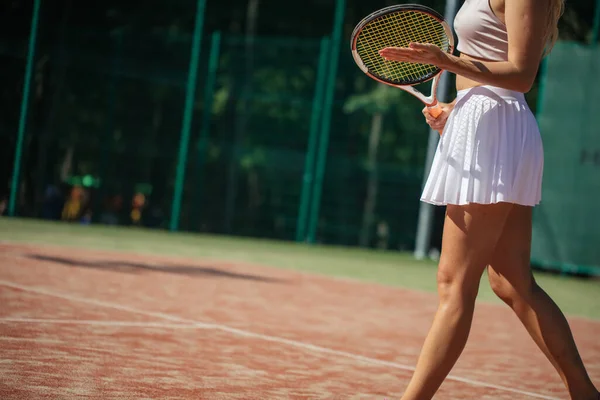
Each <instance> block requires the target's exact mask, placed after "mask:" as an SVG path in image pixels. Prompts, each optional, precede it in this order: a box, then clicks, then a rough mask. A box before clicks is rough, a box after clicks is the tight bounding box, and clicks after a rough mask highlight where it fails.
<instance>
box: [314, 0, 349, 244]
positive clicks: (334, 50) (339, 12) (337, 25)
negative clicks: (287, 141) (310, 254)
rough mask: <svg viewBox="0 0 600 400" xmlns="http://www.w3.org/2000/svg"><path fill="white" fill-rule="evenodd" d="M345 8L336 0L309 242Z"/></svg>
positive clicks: (320, 182)
mask: <svg viewBox="0 0 600 400" xmlns="http://www.w3.org/2000/svg"><path fill="white" fill-rule="evenodd" d="M345 8H346V0H336V7H335V17H334V28H333V34H332V38H331V57H330V58H329V70H328V74H327V75H328V76H327V89H326V91H325V103H324V107H323V119H322V121H321V132H320V133H321V135H320V140H319V144H318V150H317V151H318V153H317V164H316V167H315V180H314V184H313V192H312V201H311V209H310V215H309V217H308V235H307V241H308V242H309V243H314V242H315V238H316V235H317V226H318V222H319V209H320V204H321V194H322V191H323V177H324V175H325V165H326V163H327V149H328V147H329V134H330V130H331V115H332V113H333V98H334V96H335V83H336V77H337V70H338V64H339V59H340V45H341V36H342V29H343V27H344V13H345Z"/></svg>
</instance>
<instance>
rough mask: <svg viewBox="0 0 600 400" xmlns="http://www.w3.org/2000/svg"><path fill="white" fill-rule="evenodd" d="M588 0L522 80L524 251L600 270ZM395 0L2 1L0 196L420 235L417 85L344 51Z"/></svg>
mask: <svg viewBox="0 0 600 400" xmlns="http://www.w3.org/2000/svg"><path fill="white" fill-rule="evenodd" d="M420 3H422V4H424V5H427V6H430V7H432V8H434V9H436V10H437V11H438V12H440V13H443V12H444V9H445V7H446V2H445V1H442V0H440V1H424V2H420ZM594 3H595V2H594V1H592V0H569V1H568V2H567V8H566V12H565V15H564V17H563V18H562V20H561V23H560V29H561V40H560V43H559V44H558V45H557V47H556V49H555V51H554V52H553V53H552V55H551V56H550V57H548V58H547V59H546V60H545V61H544V63H543V65H542V66H541V69H540V73H539V76H538V79H537V81H536V85H535V87H534V88H533V90H532V91H531V92H530V93H528V94H527V100H528V102H529V105H530V107H531V108H532V110H533V111H534V112H535V113H536V115H537V117H538V121H539V123H540V127H541V130H542V136H543V139H544V146H545V152H546V167H545V175H544V192H543V201H542V204H541V205H540V206H539V207H537V208H536V210H535V222H534V244H533V254H532V261H533V263H534V264H535V265H536V266H537V267H539V268H546V269H552V270H558V271H562V272H569V273H576V274H588V275H589V274H598V273H599V270H600V246H598V244H599V243H600V217H599V216H598V210H597V206H596V203H597V199H598V198H600V174H599V172H600V137H599V135H598V133H599V132H598V127H600V115H598V113H597V111H596V110H595V105H596V104H597V103H598V102H597V101H596V100H600V95H599V94H598V93H599V91H598V89H600V84H599V83H598V81H597V69H598V68H599V67H600V48H599V47H598V45H597V44H596V43H597V36H598V21H599V20H600V18H599V17H598V15H599V13H600V5H599V4H600V2H598V3H599V4H594ZM393 4H396V2H391V1H384V0H372V1H369V2H364V1H358V0H306V1H303V2H281V1H272V0H222V1H214V0H206V1H205V0H171V1H169V2H167V1H164V0H160V1H159V0H147V1H144V2H142V1H133V0H132V1H116V0H103V1H96V0H89V1H86V2H76V1H74V0H4V1H2V2H1V3H0V86H1V88H2V89H1V91H0V109H1V110H2V111H1V112H0V211H1V213H2V214H3V215H11V216H19V217H25V218H36V219H44V220H57V221H64V222H65V223H72V224H104V225H128V226H131V225H134V226H142V227H147V228H153V229H163V230H170V231H189V232H202V233H209V234H226V235H234V236H248V237H255V238H269V239H278V240H285V241H298V242H308V243H321V244H329V245H342V246H352V247H365V248H375V249H385V250H392V251H413V250H414V248H415V240H416V232H417V225H418V213H419V207H420V202H419V197H420V193H421V187H422V183H423V178H424V172H425V165H426V153H427V145H428V137H429V132H428V127H427V125H426V124H425V122H424V120H423V118H422V115H421V109H422V104H421V103H420V102H419V101H418V100H417V99H416V98H414V97H412V96H411V95H409V94H407V93H404V92H403V91H401V90H397V89H393V88H389V87H384V86H383V85H381V84H377V83H375V82H374V81H372V80H371V79H369V78H368V77H366V76H365V75H364V74H363V73H362V72H361V71H360V70H359V69H358V68H357V67H356V65H355V64H354V62H353V60H352V57H351V54H350V34H351V32H352V29H353V28H354V26H355V25H356V23H357V22H358V21H359V20H360V19H362V18H363V17H364V16H366V15H367V14H369V13H371V12H373V11H375V10H377V9H379V8H382V7H384V6H389V5H393ZM459 5H460V2H459ZM32 32H33V33H34V35H33V36H32ZM32 38H33V39H34V40H30V39H32ZM450 80H451V81H452V78H451V77H450ZM450 87H451V88H452V87H453V85H452V83H451V85H450ZM424 90H428V89H424ZM24 94H25V96H24ZM453 95H454V91H453V89H451V90H450V98H452V96H453ZM443 214H444V209H443V208H442V207H438V208H436V209H435V213H434V220H433V226H432V229H433V234H432V236H431V243H430V244H429V245H428V246H427V247H428V249H431V250H432V254H435V252H436V249H439V244H440V237H441V226H442V225H441V224H442V218H443ZM433 257H435V256H434V255H433Z"/></svg>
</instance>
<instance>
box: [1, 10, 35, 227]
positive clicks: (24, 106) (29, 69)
mask: <svg viewBox="0 0 600 400" xmlns="http://www.w3.org/2000/svg"><path fill="white" fill-rule="evenodd" d="M40 6H41V0H34V1H33V12H32V16H31V28H30V33H29V47H28V50H27V62H26V66H25V77H24V82H23V97H22V98H21V113H20V117H19V128H18V129H19V130H18V133H17V143H16V145H15V159H14V162H13V173H12V178H11V185H10V197H9V199H8V215H9V216H11V217H14V216H15V215H16V205H17V197H18V195H19V178H20V173H21V159H22V157H23V142H24V140H25V127H26V126H27V112H28V111H29V94H30V92H31V79H32V76H33V59H34V58H35V47H36V42H37V32H38V25H39V20H40Z"/></svg>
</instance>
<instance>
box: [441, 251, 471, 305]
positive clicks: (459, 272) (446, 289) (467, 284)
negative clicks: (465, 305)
mask: <svg viewBox="0 0 600 400" xmlns="http://www.w3.org/2000/svg"><path fill="white" fill-rule="evenodd" d="M480 279H481V273H479V274H477V273H473V272H471V271H469V266H468V265H456V264H451V263H449V262H447V261H445V260H443V259H442V260H440V263H439V265H438V270H437V289H438V294H439V296H440V299H441V300H442V301H451V300H459V301H463V300H469V301H473V302H474V301H475V298H476V297H477V292H478V290H479V280H480Z"/></svg>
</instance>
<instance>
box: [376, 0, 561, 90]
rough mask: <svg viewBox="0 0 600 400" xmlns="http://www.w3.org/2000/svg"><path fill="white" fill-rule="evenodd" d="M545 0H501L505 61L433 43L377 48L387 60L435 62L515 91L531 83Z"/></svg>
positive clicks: (543, 29) (541, 40)
mask: <svg viewBox="0 0 600 400" xmlns="http://www.w3.org/2000/svg"><path fill="white" fill-rule="evenodd" d="M548 6H549V1H547V0H546V1H543V0H542V1H540V0H505V14H504V15H505V17H504V18H505V20H506V22H505V23H506V30H507V34H508V61H477V60H467V59H464V58H459V57H456V56H453V55H451V54H447V53H444V52H443V51H441V50H440V49H439V48H438V47H437V46H435V45H430V44H419V43H413V44H411V45H410V47H409V48H401V47H389V48H386V49H383V50H381V51H380V52H379V53H380V54H381V56H383V57H385V58H386V59H388V60H394V61H406V62H416V63H423V64H432V65H436V66H438V67H440V68H442V69H444V70H447V71H449V72H452V73H454V74H457V75H461V76H464V77H466V78H468V79H471V80H474V81H477V82H480V83H482V84H488V85H493V86H499V87H503V88H505V89H509V90H516V91H519V92H528V91H529V90H530V89H531V86H532V85H533V82H534V80H535V76H536V74H537V70H538V67H539V63H540V58H541V55H542V53H543V50H544V46H545V43H546V40H545V38H546V37H547V32H546V30H547V20H546V19H547V14H548V13H547V12H546V11H545V10H546V9H547V7H548Z"/></svg>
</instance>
